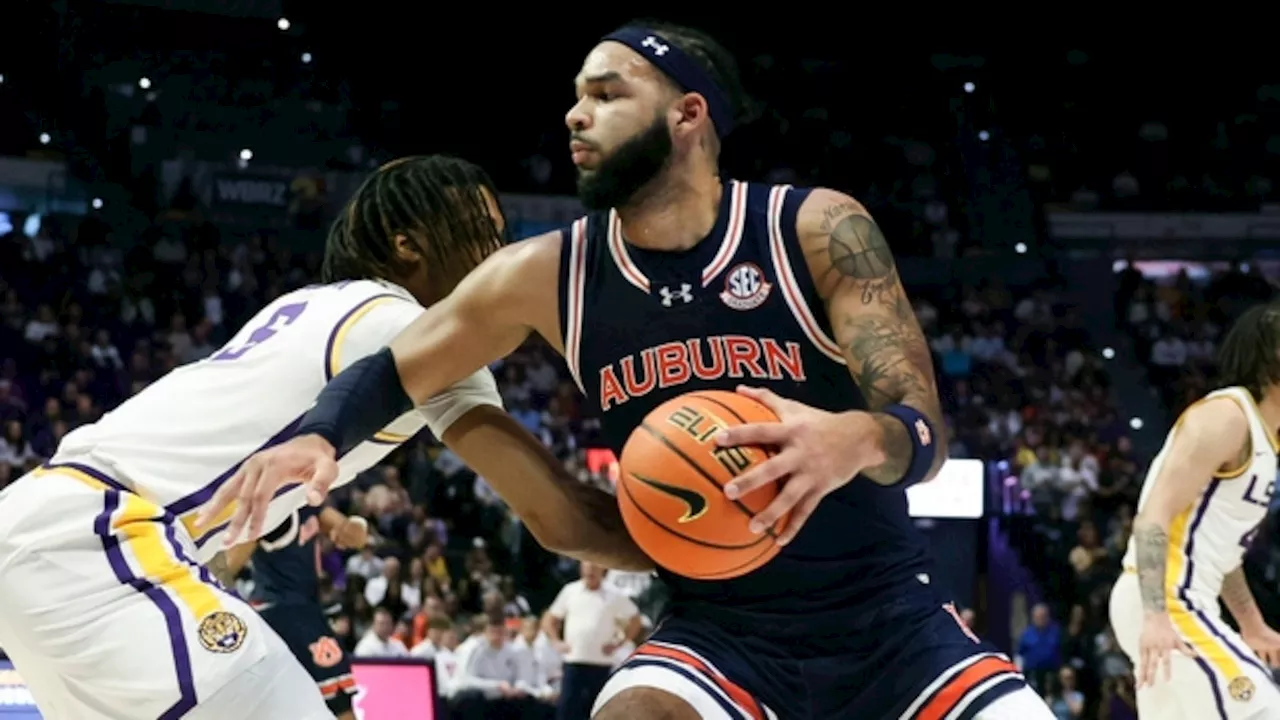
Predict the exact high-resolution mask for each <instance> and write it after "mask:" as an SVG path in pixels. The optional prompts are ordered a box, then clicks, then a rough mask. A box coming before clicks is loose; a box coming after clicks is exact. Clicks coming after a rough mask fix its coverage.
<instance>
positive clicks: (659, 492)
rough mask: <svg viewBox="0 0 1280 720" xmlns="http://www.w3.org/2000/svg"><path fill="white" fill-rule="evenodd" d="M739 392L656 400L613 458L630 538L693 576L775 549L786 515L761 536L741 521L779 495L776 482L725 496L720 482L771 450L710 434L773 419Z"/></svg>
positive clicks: (726, 573) (764, 558) (725, 569)
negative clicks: (725, 443) (725, 444)
mask: <svg viewBox="0 0 1280 720" xmlns="http://www.w3.org/2000/svg"><path fill="white" fill-rule="evenodd" d="M777 421H778V416H776V415H774V414H773V411H771V410H769V408H767V407H765V406H764V405H761V404H760V403H758V402H756V401H755V400H752V399H751V398H749V397H746V396H745V395H739V394H738V393H731V392H722V391H717V390H707V391H700V392H692V393H687V394H685V395H681V396H680V397H678V398H674V399H672V400H668V401H667V402H665V403H663V404H661V405H659V406H658V407H657V408H656V409H654V411H653V412H651V413H649V415H648V417H646V418H645V419H644V422H643V423H642V424H641V425H640V427H638V428H636V429H635V431H633V432H632V433H631V437H630V438H628V439H627V444H626V447H624V448H622V458H621V459H620V461H619V464H620V466H621V472H620V473H619V478H618V506H619V507H620V508H621V510H622V519H623V521H624V522H625V523H626V525H627V530H628V531H630V533H631V537H632V538H634V539H635V541H636V543H637V544H638V545H639V546H640V547H641V548H643V549H644V551H645V552H647V553H648V554H649V556H650V557H652V558H653V559H654V561H656V562H657V563H658V564H659V565H661V566H662V567H664V568H666V569H668V570H670V571H671V572H674V573H677V574H679V575H684V576H685V577H690V578H697V579H699V580H724V579H727V578H733V577H738V576H739V575H745V574H747V573H749V572H751V571H752V570H755V569H756V568H758V567H760V566H761V565H764V564H765V563H767V562H769V560H771V559H772V558H773V556H774V555H777V554H778V550H779V549H780V548H779V546H778V544H777V543H776V542H774V537H776V535H777V532H778V531H779V530H781V528H782V527H783V526H785V524H786V521H787V518H786V517H783V518H782V519H780V520H779V521H778V522H777V523H776V524H775V525H774V527H773V528H771V529H769V530H768V531H766V532H764V533H761V534H759V535H755V534H752V532H751V531H750V530H748V529H747V522H748V521H750V519H751V518H752V517H753V516H754V515H755V514H756V513H758V512H760V511H761V510H764V509H765V508H766V507H768V505H769V503H770V502H772V501H773V498H774V497H775V496H776V495H777V494H778V490H777V487H776V485H769V486H766V487H763V488H761V489H759V490H756V491H755V492H753V493H750V494H748V495H746V496H745V497H742V498H739V499H738V500H730V499H729V498H727V497H725V495H724V486H725V484H727V483H728V482H729V481H730V480H733V479H734V478H735V477H737V476H738V475H741V474H742V473H743V472H745V471H746V470H747V469H748V468H750V467H752V466H754V465H756V464H757V463H760V462H763V461H764V460H765V459H766V458H768V457H769V456H770V455H771V454H772V453H771V452H770V451H768V450H766V449H764V448H759V447H730V448H722V447H719V446H718V445H716V442H715V435H716V433H717V432H719V431H720V430H722V429H724V428H727V427H733V426H735V425H745V424H748V423H757V422H777Z"/></svg>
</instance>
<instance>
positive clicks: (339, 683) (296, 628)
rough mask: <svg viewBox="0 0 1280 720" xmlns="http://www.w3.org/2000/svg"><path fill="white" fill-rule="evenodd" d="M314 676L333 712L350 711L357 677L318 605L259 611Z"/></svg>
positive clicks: (276, 607) (271, 607) (270, 608)
mask: <svg viewBox="0 0 1280 720" xmlns="http://www.w3.org/2000/svg"><path fill="white" fill-rule="evenodd" d="M258 614H260V615H262V619H263V620H266V621H267V624H268V625H270V626H271V628H272V629H273V630H275V631H276V633H277V634H279V635H280V637H281V638H282V639H283V640H284V643H285V644H286V645H288V646H289V649H290V650H292V651H293V654H294V656H295V657H297V658H298V662H300V663H302V667H304V668H306V669H307V672H308V673H310V674H311V677H313V678H315V681H316V685H317V686H319V688H320V694H321V695H323V696H324V701H325V704H327V705H328V706H329V710H331V711H332V712H333V714H334V715H341V714H342V713H344V712H349V711H350V710H351V698H352V696H353V695H354V694H355V692H356V680H355V677H354V676H353V675H352V674H351V661H350V660H349V659H348V658H347V654H346V653H345V652H343V650H342V646H341V645H340V644H338V641H337V639H336V638H334V637H333V631H332V630H330V629H329V621H328V619H327V618H325V616H324V608H322V607H320V605H319V604H307V605H271V606H268V607H266V608H263V609H261V610H259V611H258Z"/></svg>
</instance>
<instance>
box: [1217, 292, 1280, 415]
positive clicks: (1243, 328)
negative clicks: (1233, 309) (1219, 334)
mask: <svg viewBox="0 0 1280 720" xmlns="http://www.w3.org/2000/svg"><path fill="white" fill-rule="evenodd" d="M1218 375H1219V379H1220V381H1221V383H1222V385H1223V386H1224V387H1229V386H1232V385H1238V386H1240V387H1244V388H1248V390H1249V392H1251V393H1253V396H1254V397H1255V398H1257V399H1259V400H1261V399H1262V393H1263V391H1264V390H1265V389H1266V388H1267V386H1269V385H1277V384H1280V300H1272V301H1270V302H1267V303H1263V304H1261V305H1254V306H1253V307H1251V308H1249V309H1248V310H1246V311H1244V314H1242V315H1241V316H1240V318H1239V319H1238V320H1236V322H1235V324H1234V325H1232V326H1231V330H1230V331H1228V332H1227V336H1226V337H1225V338H1223V340H1222V346H1221V347H1219V348H1218Z"/></svg>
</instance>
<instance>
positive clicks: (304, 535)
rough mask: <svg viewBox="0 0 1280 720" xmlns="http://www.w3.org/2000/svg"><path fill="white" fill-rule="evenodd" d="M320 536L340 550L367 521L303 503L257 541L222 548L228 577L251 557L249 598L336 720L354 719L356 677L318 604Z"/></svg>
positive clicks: (365, 535)
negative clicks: (251, 575)
mask: <svg viewBox="0 0 1280 720" xmlns="http://www.w3.org/2000/svg"><path fill="white" fill-rule="evenodd" d="M321 536H323V537H327V538H329V540H330V541H331V542H332V543H333V544H334V545H335V546H336V547H338V548H340V549H343V550H359V549H361V548H363V547H364V546H365V544H366V543H367V542H368V541H369V524H368V522H366V521H365V519H364V518H362V517H347V516H346V515H343V514H342V513H341V512H339V511H338V510H336V509H334V508H331V507H319V508H318V507H311V506H307V507H303V508H300V509H298V510H297V511H295V512H294V513H293V514H292V515H290V516H289V518H288V519H287V520H285V521H284V524H282V525H281V526H280V527H278V528H276V529H274V530H272V531H271V532H269V533H267V534H266V535H264V536H262V537H261V538H259V539H258V541H257V542H250V543H244V544H242V545H237V546H235V547H233V548H231V549H230V550H227V551H226V556H227V563H226V564H227V575H228V576H229V579H228V581H227V582H226V583H225V584H227V585H228V586H230V579H233V578H234V577H235V576H236V575H238V574H239V573H240V570H241V569H242V568H244V566H245V565H247V564H248V563H249V562H252V563H253V592H252V594H251V595H250V596H249V604H250V605H252V606H253V609H254V610H257V611H258V614H259V615H261V616H262V619H263V620H266V621H267V624H268V625H270V626H271V629H273V630H275V631H276V632H277V633H278V634H279V635H280V638H281V639H282V640H284V643H285V645H288V646H289V649H290V650H291V651H292V652H293V656H294V657H296V658H298V662H300V663H302V667H304V668H306V669H307V672H308V673H310V674H311V677H312V678H314V679H315V682H316V687H318V688H319V690H320V695H321V696H322V697H323V698H324V702H325V704H326V705H328V706H329V709H330V710H331V711H333V714H334V715H336V716H337V718H338V720H355V715H354V714H353V712H352V709H351V702H352V698H353V696H354V695H355V693H356V681H355V678H354V677H353V676H352V675H351V661H350V659H349V658H348V657H347V655H346V653H345V652H343V650H342V646H341V645H339V644H338V641H337V639H335V638H334V637H333V631H332V629H331V628H330V627H329V620H328V618H327V617H326V616H325V611H324V608H323V607H322V606H321V605H320V543H319V542H318V539H319V538H320V537H321Z"/></svg>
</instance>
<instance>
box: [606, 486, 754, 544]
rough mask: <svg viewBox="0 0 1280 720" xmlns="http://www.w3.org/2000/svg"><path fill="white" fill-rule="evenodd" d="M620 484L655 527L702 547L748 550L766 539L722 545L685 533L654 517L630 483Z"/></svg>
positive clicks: (630, 500) (628, 498)
mask: <svg viewBox="0 0 1280 720" xmlns="http://www.w3.org/2000/svg"><path fill="white" fill-rule="evenodd" d="M618 485H619V487H621V488H622V492H624V493H626V496H627V501H628V502H629V503H630V504H631V506H632V507H634V508H635V509H636V510H638V511H639V512H640V514H641V515H644V516H645V518H647V519H648V520H649V522H651V523H653V524H654V526H655V527H658V528H661V529H662V530H665V531H667V532H669V533H671V534H672V535H675V536H676V537H678V538H680V539H681V540H686V541H688V542H691V543H693V544H694V545H699V546H701V547H705V548H709V549H711V550H748V549H750V548H753V547H755V546H756V545H759V544H760V541H761V540H764V539H765V538H763V537H760V538H756V539H755V540H753V541H751V542H749V543H747V544H745V545H721V544H719V543H714V542H711V541H710V540H702V539H699V538H696V537H692V536H690V535H685V534H684V533H683V532H680V531H679V530H677V529H676V528H673V527H670V526H668V525H666V524H664V523H663V522H662V521H661V520H659V519H658V518H656V517H654V516H653V514H651V513H650V512H649V511H648V510H647V509H645V507H644V505H641V504H640V501H639V499H638V498H636V496H635V494H634V493H632V492H631V486H630V483H626V482H622V483H618ZM624 520H625V518H624ZM756 557H759V556H758V555H757V556H756Z"/></svg>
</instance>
